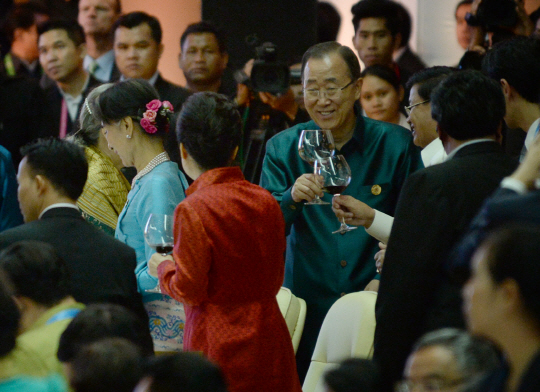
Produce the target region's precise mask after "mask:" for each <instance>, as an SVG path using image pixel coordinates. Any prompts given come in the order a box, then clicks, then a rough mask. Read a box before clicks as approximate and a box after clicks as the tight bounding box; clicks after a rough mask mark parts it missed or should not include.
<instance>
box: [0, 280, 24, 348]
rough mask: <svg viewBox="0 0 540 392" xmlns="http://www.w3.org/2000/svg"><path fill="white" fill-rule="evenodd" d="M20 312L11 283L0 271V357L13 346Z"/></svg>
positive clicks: (17, 332)
mask: <svg viewBox="0 0 540 392" xmlns="http://www.w3.org/2000/svg"><path fill="white" fill-rule="evenodd" d="M20 319H21V314H20V313H19V308H18V307H17V304H16V303H15V300H14V299H13V293H12V289H11V283H10V282H9V280H8V279H7V277H6V276H5V275H4V274H3V273H0V358H3V357H5V356H6V355H8V354H9V353H10V352H11V350H13V349H14V348H15V345H16V342H17V335H18V334H19V322H20Z"/></svg>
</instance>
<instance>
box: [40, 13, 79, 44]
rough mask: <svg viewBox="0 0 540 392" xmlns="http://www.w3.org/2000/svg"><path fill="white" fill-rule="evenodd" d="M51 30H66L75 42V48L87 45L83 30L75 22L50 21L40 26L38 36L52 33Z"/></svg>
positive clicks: (68, 20) (67, 20)
mask: <svg viewBox="0 0 540 392" xmlns="http://www.w3.org/2000/svg"><path fill="white" fill-rule="evenodd" d="M51 30H64V31H65V32H66V34H67V36H68V38H69V39H70V40H71V41H73V43H74V44H75V46H79V45H81V44H84V43H85V40H86V38H85V36H84V30H83V28H82V27H81V26H80V25H79V24H78V23H77V22H76V21H74V20H70V19H50V20H47V21H45V22H43V23H42V24H40V25H39V26H38V35H39V36H41V35H42V34H44V33H46V32H48V31H51Z"/></svg>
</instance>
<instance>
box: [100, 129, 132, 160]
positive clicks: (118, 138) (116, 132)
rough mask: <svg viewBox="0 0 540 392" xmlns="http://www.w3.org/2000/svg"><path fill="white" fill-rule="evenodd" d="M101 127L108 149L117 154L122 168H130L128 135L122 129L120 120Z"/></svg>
mask: <svg viewBox="0 0 540 392" xmlns="http://www.w3.org/2000/svg"><path fill="white" fill-rule="evenodd" d="M102 125H103V127H102V128H101V132H103V136H105V139H106V140H107V144H108V146H109V148H110V149H111V150H112V151H114V152H115V153H116V154H118V156H119V157H120V159H121V160H122V163H123V164H124V166H132V165H133V163H132V162H131V154H130V146H129V142H130V141H131V139H130V138H128V137H127V135H128V133H127V131H126V130H124V129H123V127H122V120H120V121H119V122H117V123H114V122H113V123H111V124H107V123H103V124H102Z"/></svg>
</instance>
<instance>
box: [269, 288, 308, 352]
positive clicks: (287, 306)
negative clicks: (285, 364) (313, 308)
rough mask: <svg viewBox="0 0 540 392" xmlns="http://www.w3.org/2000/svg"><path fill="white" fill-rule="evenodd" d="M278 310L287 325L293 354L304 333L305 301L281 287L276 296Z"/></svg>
mask: <svg viewBox="0 0 540 392" xmlns="http://www.w3.org/2000/svg"><path fill="white" fill-rule="evenodd" d="M276 298H277V302H278V305H279V310H280V311H281V314H282V315H283V318H284V319H285V322H286V323H287V328H288V329H289V333H290V334H291V339H292V344H293V348H294V352H295V353H296V350H298V345H299V344H300V338H301V337H302V332H303V331H304V323H305V321H306V301H304V300H303V299H302V298H298V297H296V296H295V295H294V294H293V293H291V290H289V289H287V288H285V287H282V288H281V289H279V293H278V294H277V296H276Z"/></svg>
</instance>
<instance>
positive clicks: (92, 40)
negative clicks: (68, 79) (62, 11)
mask: <svg viewBox="0 0 540 392" xmlns="http://www.w3.org/2000/svg"><path fill="white" fill-rule="evenodd" d="M121 12H122V9H121V4H120V0H80V1H79V14H78V17H77V20H78V22H79V24H80V25H81V26H82V28H83V30H84V34H85V36H86V47H87V54H86V56H85V58H84V69H85V70H87V71H88V72H90V73H91V74H92V75H93V76H94V77H95V78H96V79H98V80H100V81H101V82H109V81H113V80H116V79H118V77H119V76H120V75H119V73H118V69H117V68H116V66H115V63H114V50H113V42H114V35H113V25H114V23H115V22H116V20H117V19H118V18H119V17H120V14H121Z"/></svg>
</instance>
